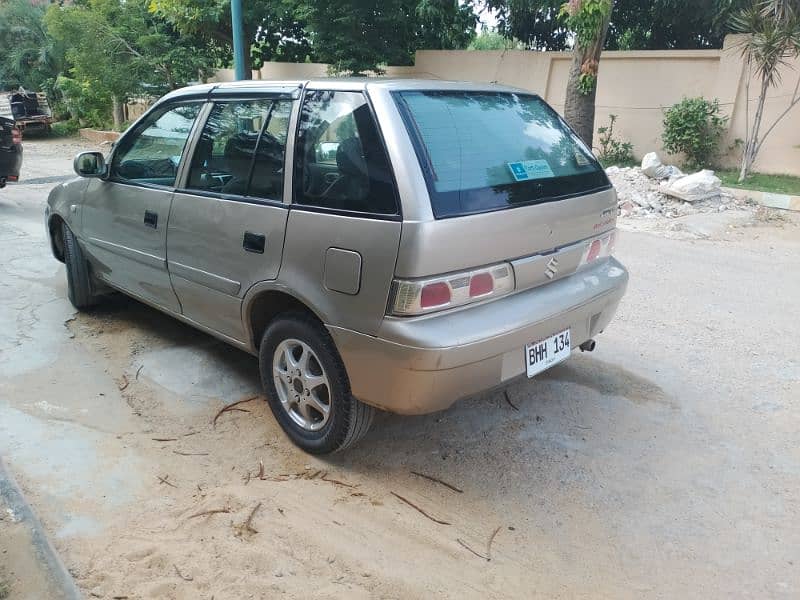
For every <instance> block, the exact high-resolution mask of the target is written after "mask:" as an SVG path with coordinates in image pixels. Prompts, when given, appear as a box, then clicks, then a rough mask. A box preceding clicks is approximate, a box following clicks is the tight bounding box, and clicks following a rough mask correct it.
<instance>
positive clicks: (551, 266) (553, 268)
mask: <svg viewBox="0 0 800 600" xmlns="http://www.w3.org/2000/svg"><path fill="white" fill-rule="evenodd" d="M544 274H545V277H547V278H548V279H552V278H553V277H555V276H556V275H557V274H558V259H557V258H555V257H553V258H551V259H550V261H549V262H548V263H547V269H545V271H544Z"/></svg>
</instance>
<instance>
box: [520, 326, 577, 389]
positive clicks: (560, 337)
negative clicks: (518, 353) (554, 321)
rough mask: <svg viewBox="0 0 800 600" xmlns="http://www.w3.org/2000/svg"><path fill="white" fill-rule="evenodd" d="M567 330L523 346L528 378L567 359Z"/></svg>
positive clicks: (568, 342)
mask: <svg viewBox="0 0 800 600" xmlns="http://www.w3.org/2000/svg"><path fill="white" fill-rule="evenodd" d="M570 348H571V346H570V339H569V329H565V330H564V331H559V332H558V333H555V334H553V335H551V336H550V337H547V338H545V339H543V340H541V341H538V342H533V343H532V344H526V345H525V366H526V367H527V370H528V377H533V376H534V375H538V374H539V373H541V372H542V371H544V370H545V369H549V368H550V367H552V366H553V365H556V364H558V363H560V362H561V361H563V360H567V359H568V358H569V353H570Z"/></svg>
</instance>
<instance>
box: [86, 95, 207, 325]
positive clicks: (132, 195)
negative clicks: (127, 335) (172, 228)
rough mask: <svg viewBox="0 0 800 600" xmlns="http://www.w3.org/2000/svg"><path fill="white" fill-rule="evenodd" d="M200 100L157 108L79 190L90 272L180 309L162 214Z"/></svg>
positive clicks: (139, 295)
mask: <svg viewBox="0 0 800 600" xmlns="http://www.w3.org/2000/svg"><path fill="white" fill-rule="evenodd" d="M201 107H202V103H199V102H191V103H179V104H174V103H173V104H170V105H167V106H163V107H161V108H157V109H155V110H154V111H153V112H152V113H151V114H150V115H148V116H147V117H146V118H145V119H143V120H142V122H140V123H139V124H138V125H137V126H136V127H135V128H134V129H133V130H131V131H130V132H129V133H127V134H126V135H125V136H124V137H123V138H122V139H121V140H120V141H119V142H118V144H117V146H116V148H115V151H114V152H113V154H112V156H111V158H110V165H109V173H108V177H107V178H105V179H92V180H91V181H90V182H89V184H88V185H87V188H86V191H85V192H84V201H83V207H82V211H81V212H82V215H81V223H82V235H83V238H84V240H85V242H86V251H87V253H88V255H89V260H90V262H91V265H92V269H93V273H94V274H95V275H96V276H97V277H99V278H100V279H101V280H103V281H105V282H107V283H109V284H110V285H111V286H112V287H115V288H119V289H121V290H123V291H125V292H127V293H129V294H131V295H133V296H135V297H137V298H139V299H141V300H144V301H146V302H149V303H151V304H154V305H156V306H158V307H160V308H164V309H167V310H169V311H172V312H175V313H179V312H180V303H179V302H178V298H177V296H176V295H175V292H174V291H173V290H172V284H171V282H170V279H169V273H168V271H167V221H168V219H169V211H170V205H171V202H172V194H173V191H174V187H175V181H176V177H177V174H178V171H179V165H180V163H181V160H182V158H183V155H184V149H185V146H186V142H187V140H188V139H189V135H190V133H191V130H192V128H193V126H194V122H195V120H196V118H197V115H198V113H199V111H200V108H201Z"/></svg>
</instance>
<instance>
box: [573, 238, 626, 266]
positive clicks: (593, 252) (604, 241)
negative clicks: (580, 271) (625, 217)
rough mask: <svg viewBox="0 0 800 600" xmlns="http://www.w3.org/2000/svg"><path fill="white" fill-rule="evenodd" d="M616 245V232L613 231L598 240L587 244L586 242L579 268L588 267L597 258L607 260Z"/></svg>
mask: <svg viewBox="0 0 800 600" xmlns="http://www.w3.org/2000/svg"><path fill="white" fill-rule="evenodd" d="M616 245H617V230H616V229H614V230H613V231H611V233H608V234H607V235H604V236H602V237H599V238H595V239H593V240H591V241H589V242H586V246H585V248H584V250H583V256H582V257H581V264H580V266H581V267H582V266H584V265H588V264H589V263H590V262H593V261H595V260H597V259H598V258H607V257H609V256H611V255H612V254H613V252H614V248H615V247H616Z"/></svg>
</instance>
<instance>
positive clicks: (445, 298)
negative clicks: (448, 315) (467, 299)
mask: <svg viewBox="0 0 800 600" xmlns="http://www.w3.org/2000/svg"><path fill="white" fill-rule="evenodd" d="M449 302H450V286H448V285H447V284H446V283H445V282H444V281H440V282H438V283H429V284H428V285H426V286H425V287H424V288H422V292H421V294H420V301H419V303H420V306H421V307H422V308H434V307H436V306H444V305H445V304H449Z"/></svg>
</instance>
